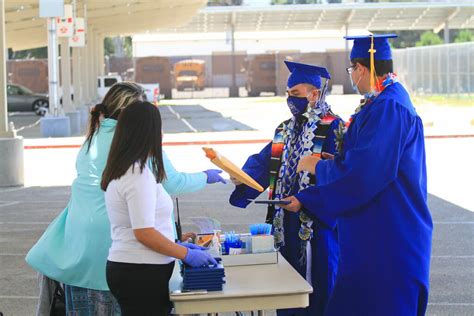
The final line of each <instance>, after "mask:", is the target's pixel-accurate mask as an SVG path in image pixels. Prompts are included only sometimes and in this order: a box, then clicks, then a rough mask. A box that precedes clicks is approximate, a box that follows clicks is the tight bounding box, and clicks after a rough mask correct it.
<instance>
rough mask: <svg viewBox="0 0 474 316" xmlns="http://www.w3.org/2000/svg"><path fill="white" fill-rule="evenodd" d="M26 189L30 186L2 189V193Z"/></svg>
mask: <svg viewBox="0 0 474 316" xmlns="http://www.w3.org/2000/svg"><path fill="white" fill-rule="evenodd" d="M24 189H28V187H15V188H11V189H5V190H0V193H4V192H14V191H20V190H24Z"/></svg>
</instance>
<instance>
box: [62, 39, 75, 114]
mask: <svg viewBox="0 0 474 316" xmlns="http://www.w3.org/2000/svg"><path fill="white" fill-rule="evenodd" d="M60 42H61V87H62V91H63V104H62V107H63V110H64V111H65V112H72V111H74V106H73V104H72V100H71V51H70V48H69V38H67V37H62V38H61V41H60Z"/></svg>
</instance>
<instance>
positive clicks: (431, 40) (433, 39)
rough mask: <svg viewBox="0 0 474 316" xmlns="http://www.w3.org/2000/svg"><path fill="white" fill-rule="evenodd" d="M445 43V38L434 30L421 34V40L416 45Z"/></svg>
mask: <svg viewBox="0 0 474 316" xmlns="http://www.w3.org/2000/svg"><path fill="white" fill-rule="evenodd" d="M439 44H443V40H442V39H441V37H439V35H438V34H435V33H433V31H426V32H424V33H423V34H421V36H420V40H419V41H418V42H416V46H430V45H439Z"/></svg>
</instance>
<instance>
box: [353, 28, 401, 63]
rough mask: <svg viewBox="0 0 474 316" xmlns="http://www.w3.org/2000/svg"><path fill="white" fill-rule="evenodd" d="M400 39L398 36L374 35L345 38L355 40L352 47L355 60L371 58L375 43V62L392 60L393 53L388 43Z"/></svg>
mask: <svg viewBox="0 0 474 316" xmlns="http://www.w3.org/2000/svg"><path fill="white" fill-rule="evenodd" d="M395 37H398V35H396V34H372V35H360V36H345V37H344V38H345V39H346V40H348V41H350V40H353V41H354V46H352V51H351V57H350V59H351V60H352V59H354V58H370V49H371V45H372V41H373V48H374V50H375V52H374V60H389V59H392V51H391V49H390V44H389V43H388V39H389V38H395Z"/></svg>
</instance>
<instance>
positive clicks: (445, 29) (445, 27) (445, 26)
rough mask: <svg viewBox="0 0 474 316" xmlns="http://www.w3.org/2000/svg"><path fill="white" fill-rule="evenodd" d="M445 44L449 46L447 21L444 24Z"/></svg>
mask: <svg viewBox="0 0 474 316" xmlns="http://www.w3.org/2000/svg"><path fill="white" fill-rule="evenodd" d="M444 43H445V44H449V23H448V21H446V23H445V24H444Z"/></svg>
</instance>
